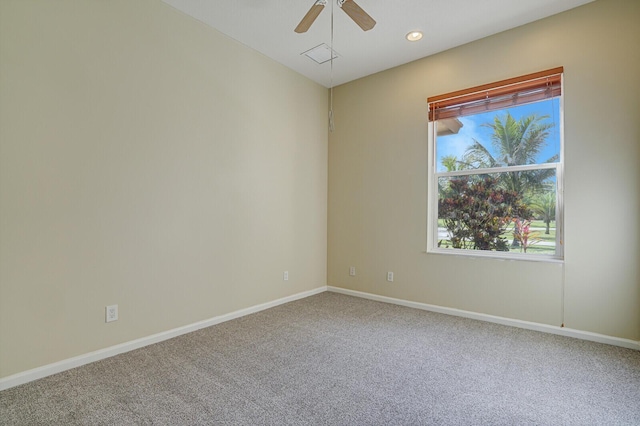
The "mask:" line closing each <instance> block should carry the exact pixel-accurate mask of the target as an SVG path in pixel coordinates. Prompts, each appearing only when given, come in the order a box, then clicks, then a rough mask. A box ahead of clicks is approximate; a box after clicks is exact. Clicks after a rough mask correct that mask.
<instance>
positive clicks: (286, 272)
mask: <svg viewBox="0 0 640 426" xmlns="http://www.w3.org/2000/svg"><path fill="white" fill-rule="evenodd" d="M282 279H283V280H284V281H289V271H284V274H282Z"/></svg>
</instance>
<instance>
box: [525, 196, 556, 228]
mask: <svg viewBox="0 0 640 426" xmlns="http://www.w3.org/2000/svg"><path fill="white" fill-rule="evenodd" d="M529 206H530V207H531V210H533V212H534V213H535V214H536V216H537V217H539V218H540V219H542V221H543V222H544V223H545V225H546V230H545V234H547V235H548V234H549V225H550V223H551V221H552V220H555V219H556V192H555V190H553V191H548V192H545V193H542V194H537V195H536V196H534V197H533V198H532V199H531V201H530V202H529Z"/></svg>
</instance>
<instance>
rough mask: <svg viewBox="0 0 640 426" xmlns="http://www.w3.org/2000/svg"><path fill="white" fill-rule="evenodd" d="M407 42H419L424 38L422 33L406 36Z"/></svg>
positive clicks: (414, 32) (417, 32)
mask: <svg viewBox="0 0 640 426" xmlns="http://www.w3.org/2000/svg"><path fill="white" fill-rule="evenodd" d="M406 38H407V40H409V41H418V40H420V39H421V38H422V32H420V31H411V32H410V33H409V34H407V35H406Z"/></svg>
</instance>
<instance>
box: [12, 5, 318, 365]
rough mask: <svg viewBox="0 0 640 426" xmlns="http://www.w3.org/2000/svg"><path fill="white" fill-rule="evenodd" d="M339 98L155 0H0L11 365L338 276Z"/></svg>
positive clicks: (60, 355)
mask: <svg viewBox="0 0 640 426" xmlns="http://www.w3.org/2000/svg"><path fill="white" fill-rule="evenodd" d="M327 108H328V107H327V90H326V89H325V88H323V87H321V86H319V85H317V84H315V83H313V82H311V81H309V80H307V79H305V78H304V77H301V76H300V75H298V74H296V73H294V72H292V71H290V70H288V69H286V68H284V67H283V66H281V65H279V64H277V63H275V62H273V61H271V60H269V59H267V58H265V57H264V56H262V55H260V54H257V53H256V52H254V51H251V50H249V49H247V48H246V47H244V46H242V45H240V44H238V43H236V42H234V41H232V40H230V39H229V38H227V37H225V36H222V35H220V34H218V33H217V32H215V31H213V30H212V29H210V28H208V27H206V26H205V25H203V24H201V23H199V22H197V21H195V20H193V19H191V18H189V17H187V16H185V15H183V14H181V13H179V12H177V11H175V10H173V9H172V8H170V7H169V6H167V5H165V4H164V3H162V2H160V1H157V0H136V1H129V0H110V1H72V0H68V1H55V2H53V1H45V0H39V1H30V0H2V1H0V120H1V122H0V377H6V376H8V375H11V374H13V373H17V372H21V371H25V370H27V369H31V368H34V367H38V366H42V365H45V364H48V363H52V362H55V361H59V360H62V359H66V358H69V357H73V356H76V355H80V354H84V353H87V352H90V351H93V350H97V349H100V348H105V347H108V346H111V345H114V344H118V343H121V342H126V341H130V340H133V339H136V338H140V337H143V336H148V335H150V334H153V333H157V332H161V331H164V330H169V329H171V328H175V327H178V326H183V325H186V324H191V323H194V322H196V321H199V320H204V319H208V318H211V317H214V316H217V315H221V314H224V313H228V312H231V311H234V310H237V309H240V308H245V307H249V306H253V305H256V304H259V303H263V302H267V301H272V300H275V299H278V298H281V297H285V296H288V295H292V294H295V293H299V292H302V291H306V290H310V289H314V288H317V287H320V286H324V285H326V253H327V250H326V238H327V237H326V235H327V228H326V220H327V143H328V142H327V138H328V136H327V125H326V123H327V121H326V114H327V112H326V111H327ZM284 270H288V271H289V274H290V279H289V281H287V282H284V281H283V280H282V272H283V271H284ZM109 304H118V305H119V308H120V319H119V321H117V322H115V323H110V324H105V322H104V308H105V306H106V305H109Z"/></svg>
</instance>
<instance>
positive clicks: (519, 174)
mask: <svg viewBox="0 0 640 426" xmlns="http://www.w3.org/2000/svg"><path fill="white" fill-rule="evenodd" d="M547 118H548V116H546V115H544V116H540V115H537V114H531V115H528V116H526V117H522V118H520V119H519V120H516V119H515V118H513V116H512V115H511V114H510V113H509V112H508V111H507V113H506V114H505V115H504V116H501V115H496V116H495V117H494V119H493V123H485V124H483V126H484V127H489V128H490V129H492V130H493V133H492V135H491V145H492V147H493V149H494V152H496V153H497V155H496V157H494V156H493V155H492V154H491V152H489V150H488V149H487V148H486V147H485V146H484V145H482V144H481V143H480V142H478V141H477V140H475V139H474V141H473V144H472V145H471V146H470V147H469V148H467V151H466V152H465V155H464V162H465V163H466V164H470V165H473V166H474V167H476V168H490V167H509V166H520V165H526V164H537V163H538V158H537V157H538V155H539V154H540V152H541V151H542V149H543V148H544V147H545V145H546V144H547V137H548V136H549V129H551V128H552V127H553V123H543V122H542V121H543V120H545V119H547ZM558 158H559V157H558V155H554V156H553V157H551V158H549V159H548V160H547V161H546V162H547V163H553V162H556V161H558ZM554 173H555V170H554V169H542V170H528V171H515V172H506V173H500V176H499V181H498V182H499V183H498V185H500V186H501V187H503V188H504V189H507V190H511V191H515V192H516V193H518V194H520V195H521V196H522V197H532V196H534V195H535V194H536V193H540V192H542V191H543V190H544V187H545V182H547V181H548V179H550V178H552V177H553V176H554ZM547 227H548V224H547ZM511 245H512V247H517V246H518V241H517V238H516V236H515V235H514V238H513V241H512V244H511Z"/></svg>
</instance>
